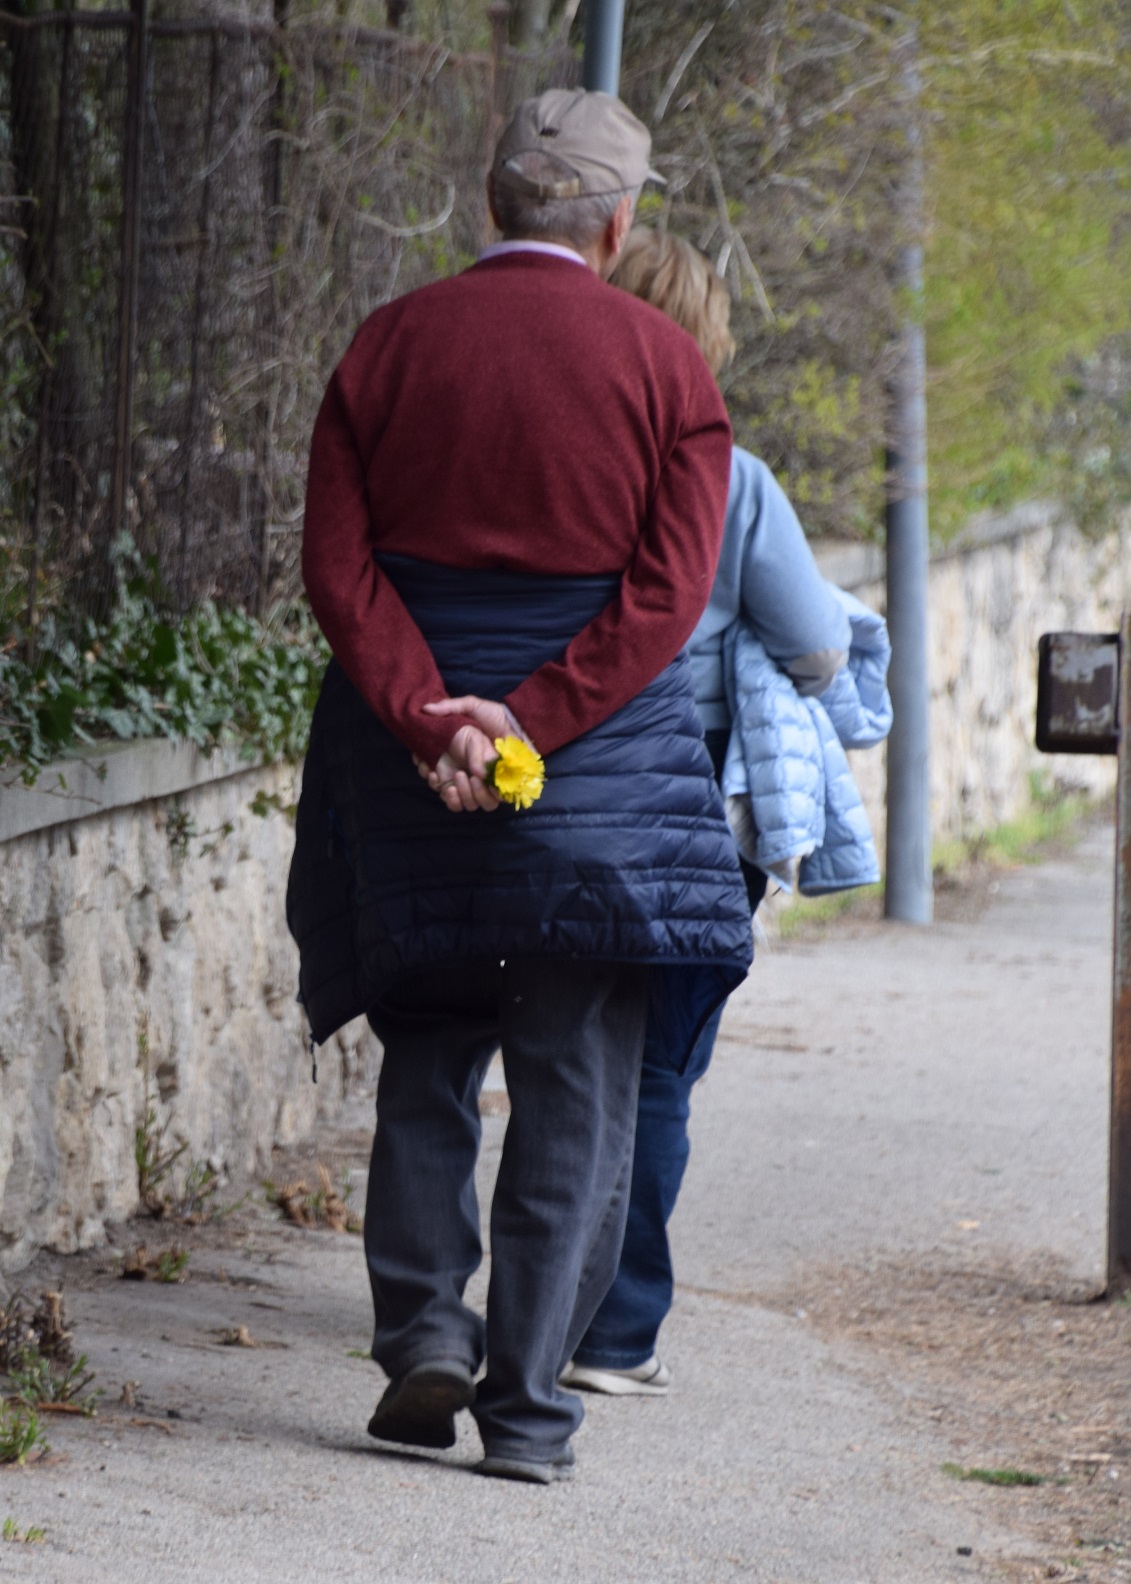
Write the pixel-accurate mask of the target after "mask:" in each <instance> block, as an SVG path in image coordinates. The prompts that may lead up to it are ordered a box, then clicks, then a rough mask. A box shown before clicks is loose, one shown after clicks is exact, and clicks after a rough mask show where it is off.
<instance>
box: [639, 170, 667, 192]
mask: <svg viewBox="0 0 1131 1584" xmlns="http://www.w3.org/2000/svg"><path fill="white" fill-rule="evenodd" d="M644 180H645V181H652V182H658V183H659V185H660V186H661V187H666V186H667V185H668V178H667V177H666V176H661V175H660V173H659V171H657V170H653V169H652V167H651V166H650V165H649V167H648V169H647V170H646V171H645V172H644Z"/></svg>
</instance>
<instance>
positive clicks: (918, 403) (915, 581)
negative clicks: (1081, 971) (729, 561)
mask: <svg viewBox="0 0 1131 1584" xmlns="http://www.w3.org/2000/svg"><path fill="white" fill-rule="evenodd" d="M906 48H907V51H908V54H907V61H906V64H905V67H904V82H905V89H906V94H907V106H908V118H907V119H908V145H909V150H908V159H907V163H906V170H905V176H904V185H903V193H902V204H901V207H902V210H903V213H902V220H903V223H904V225H905V226H906V228H907V232H908V235H909V237H910V238H911V240H910V241H909V243H908V245H907V247H906V248H905V249H904V254H903V259H902V271H901V273H902V277H903V284H904V286H905V288H906V289H907V291H908V294H909V295H910V297H911V299H912V302H913V303H914V304H915V305H916V306H917V305H918V304H919V303H920V302H921V301H922V295H923V249H922V245H921V244H920V242H919V240H918V237H919V232H920V228H921V225H922V212H923V209H922V205H923V169H922V150H921V144H920V137H919V128H918V108H919V73H918V68H917V65H916V61H915V50H916V40H915V37H914V34H912V35H911V36H910V37H909V39H908V40H907V44H906ZM926 386H927V359H926V348H925V343H924V336H923V328H922V325H921V324H920V323H919V321H918V319H914V318H913V319H912V320H910V321H909V322H908V323H907V324H906V325H905V326H904V328H903V332H902V336H901V346H900V354H899V363H898V367H897V369H896V373H895V377H894V379H893V380H892V387H891V408H890V417H889V423H890V431H891V440H890V450H889V452H888V489H889V500H888V506H887V514H886V516H887V620H888V630H889V632H890V634H891V675H890V686H891V697H892V706H893V710H894V716H895V719H894V722H893V725H892V729H891V736H890V737H889V738H888V745H887V861H886V870H887V873H886V879H885V890H884V912H885V914H886V915H887V917H888V918H890V919H902V920H904V921H905V922H907V923H909V924H929V923H930V922H931V920H932V918H933V916H934V895H933V890H932V884H931V779H930V743H931V682H930V671H929V660H928V657H929V651H928V610H927V573H928V554H929V544H928V529H927V397H926Z"/></svg>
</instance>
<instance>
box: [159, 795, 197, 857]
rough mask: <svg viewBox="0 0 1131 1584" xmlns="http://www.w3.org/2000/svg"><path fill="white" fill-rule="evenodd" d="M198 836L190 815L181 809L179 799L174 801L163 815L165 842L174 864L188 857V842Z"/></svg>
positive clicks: (194, 822)
mask: <svg viewBox="0 0 1131 1584" xmlns="http://www.w3.org/2000/svg"><path fill="white" fill-rule="evenodd" d="M198 834H199V832H198V831H197V828H196V821H195V820H194V819H193V817H192V815H191V814H190V813H189V812H188V810H187V809H185V808H182V807H181V804H180V801H179V799H178V800H175V801H174V803H173V807H172V808H171V809H169V810H168V812H167V813H166V815H165V840H166V841H167V842H168V843H169V850H170V852H171V853H172V855H173V862H174V863H183V862H184V860H185V858H186V857H187V856H188V850H189V842H191V841H192V839H193V837H194V836H196V835H198Z"/></svg>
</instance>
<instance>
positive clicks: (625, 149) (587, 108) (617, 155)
mask: <svg viewBox="0 0 1131 1584" xmlns="http://www.w3.org/2000/svg"><path fill="white" fill-rule="evenodd" d="M651 151H652V136H651V133H650V132H649V131H648V128H647V127H646V126H645V125H644V123H643V122H642V121H638V120H637V118H636V117H635V116H634V115H633V113H632V111H631V110H630V109H629V108H628V106H627V105H625V104H622V103H621V101H620V100H619V99H617V98H614V96H613V95H612V94H607V93H600V92H597V91H594V92H591V93H587V92H586V90H585V89H584V88H551V89H549V90H548V91H547V92H546V93H543V94H539V95H538V97H537V98H535V99H524V100H523V102H522V103H521V104H520V105H519V107H518V109H517V110H516V111H515V113H514V115H513V116H512V117H511V119H510V121H509V122H508V124H507V126H506V127H505V128H504V130H503V135H502V137H501V138H500V139H499V141H498V144H497V146H496V148H495V159H494V163H493V165H492V170H493V172H494V176H495V181H496V182H501V183H503V184H504V185H505V186H508V187H513V188H515V189H516V190H518V191H519V192H524V193H527V194H529V195H530V196H531V197H536V198H542V199H550V198H583V197H591V196H595V195H596V194H598V193H617V192H626V191H628V190H629V189H635V188H637V187H642V186H643V185H644V183H645V182H646V181H655V182H662V181H663V179H664V178H663V177H662V176H660V175H659V174H658V173H657V172H656V171H654V170H652V169H651V167H650V166H649V164H648V156H649V154H650V153H651ZM530 153H536V154H552V155H553V156H554V157H555V158H556V159H559V160H561V161H562V162H563V163H564V164H566V165H568V166H569V167H570V169H571V170H572V171H573V172H574V178H573V179H569V180H562V181H539V180H535V179H532V178H530V177H528V176H525V175H524V174H523V173H522V172H520V171H516V170H512V169H509V168H508V165H507V162H508V160H513V159H514V158H515V156H516V155H519V154H530Z"/></svg>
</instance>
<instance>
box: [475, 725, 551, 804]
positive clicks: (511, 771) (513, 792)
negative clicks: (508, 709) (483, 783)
mask: <svg viewBox="0 0 1131 1584" xmlns="http://www.w3.org/2000/svg"><path fill="white" fill-rule="evenodd" d="M495 749H496V752H497V753H498V755H499V757H498V758H497V759H492V761H491V763H490V764H489V765H488V766H487V779H488V781H489V782H490V784H491V786H493V787H494V789H495V791H496V792H497V793H498V794H499V796H500V797H501V798H502V800H503V802H504V803H513V804H514V806H515V808H521V809H525V808H529V807H530V805H531V804H532V803H533V802H534V801H535V799H536V798H540V797H541V796H542V787H543V785H544V784H545V780H546V767H545V765H544V764H543V763H542V756H541V754H539V753H537V752H536V751H535V750H534V749H533V748H531V746H530V744H529V743H524V742H523V740H522V738H521V737H496V738H495Z"/></svg>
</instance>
